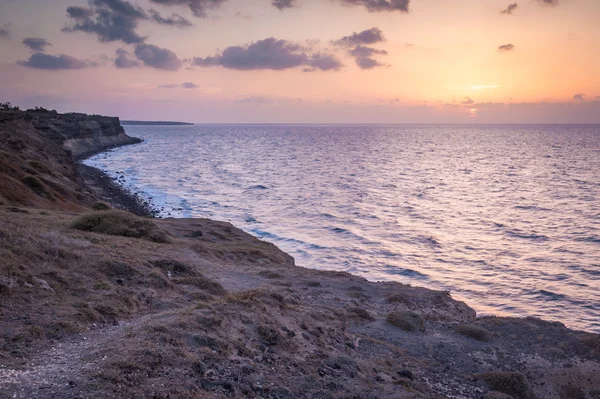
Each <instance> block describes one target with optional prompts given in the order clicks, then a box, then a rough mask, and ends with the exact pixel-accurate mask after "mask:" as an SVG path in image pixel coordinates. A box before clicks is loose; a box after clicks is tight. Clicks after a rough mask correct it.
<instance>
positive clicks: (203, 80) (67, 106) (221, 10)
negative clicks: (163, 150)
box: [0, 0, 600, 123]
mask: <svg viewBox="0 0 600 399" xmlns="http://www.w3.org/2000/svg"><path fill="white" fill-rule="evenodd" d="M599 21H600V1H598V0H508V1H505V0H130V1H125V0H89V1H86V0H52V1H42V0H0V101H10V102H12V103H13V104H16V105H19V106H21V107H22V108H29V107H33V106H36V105H39V106H43V107H46V108H52V109H57V110H58V111H61V112H67V111H78V112H87V113H99V114H107V115H116V116H119V117H121V118H124V119H144V120H181V121H190V122H197V123H213V122H219V123H222V122H224V123H246V122H249V123H261V122H276V123H285V122H293V123H330V122H331V123H475V122H479V123H600V22H599Z"/></svg>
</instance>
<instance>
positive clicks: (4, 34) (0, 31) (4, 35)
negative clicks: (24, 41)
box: [0, 28, 10, 38]
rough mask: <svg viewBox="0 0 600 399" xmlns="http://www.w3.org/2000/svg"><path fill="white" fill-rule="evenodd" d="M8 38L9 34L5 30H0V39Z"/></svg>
mask: <svg viewBox="0 0 600 399" xmlns="http://www.w3.org/2000/svg"><path fill="white" fill-rule="evenodd" d="M2 37H10V32H9V31H8V29H6V28H0V38H2Z"/></svg>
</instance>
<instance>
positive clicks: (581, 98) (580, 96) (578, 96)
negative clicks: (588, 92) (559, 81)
mask: <svg viewBox="0 0 600 399" xmlns="http://www.w3.org/2000/svg"><path fill="white" fill-rule="evenodd" d="M573 100H576V101H584V100H585V94H581V93H579V94H575V95H574V96H573Z"/></svg>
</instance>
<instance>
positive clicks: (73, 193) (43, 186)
mask: <svg viewBox="0 0 600 399" xmlns="http://www.w3.org/2000/svg"><path fill="white" fill-rule="evenodd" d="M140 141H141V140H139V139H137V138H133V137H129V136H127V134H125V130H124V129H123V127H121V125H120V123H119V118H111V117H105V116H99V115H85V114H77V113H69V114H59V113H57V112H56V111H47V110H43V109H42V110H29V111H19V110H9V111H6V110H3V111H0V204H2V203H6V204H7V205H23V206H39V207H45V208H49V209H69V210H76V209H80V207H81V206H85V205H86V204H89V203H90V201H92V200H93V198H92V197H93V196H92V195H91V193H90V192H89V190H86V189H85V188H84V187H82V186H81V184H79V183H78V181H77V180H78V179H77V173H76V169H77V168H76V166H77V164H76V161H77V160H78V159H81V158H83V157H85V156H89V155H91V154H94V153H97V152H100V151H104V150H106V149H109V148H111V147H116V146H121V145H126V144H135V143H139V142H140Z"/></svg>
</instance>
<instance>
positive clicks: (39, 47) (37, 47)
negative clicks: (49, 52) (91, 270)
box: [21, 37, 52, 53]
mask: <svg viewBox="0 0 600 399" xmlns="http://www.w3.org/2000/svg"><path fill="white" fill-rule="evenodd" d="M21 43H23V44H24V45H25V46H26V47H29V49H30V50H31V51H33V52H35V53H43V52H45V51H46V47H48V46H52V44H50V43H49V42H48V41H47V40H46V39H42V38H41V37H28V38H26V39H23V41H22V42H21Z"/></svg>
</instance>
